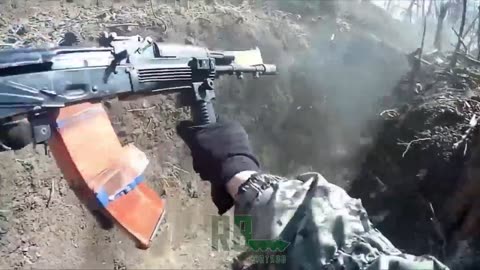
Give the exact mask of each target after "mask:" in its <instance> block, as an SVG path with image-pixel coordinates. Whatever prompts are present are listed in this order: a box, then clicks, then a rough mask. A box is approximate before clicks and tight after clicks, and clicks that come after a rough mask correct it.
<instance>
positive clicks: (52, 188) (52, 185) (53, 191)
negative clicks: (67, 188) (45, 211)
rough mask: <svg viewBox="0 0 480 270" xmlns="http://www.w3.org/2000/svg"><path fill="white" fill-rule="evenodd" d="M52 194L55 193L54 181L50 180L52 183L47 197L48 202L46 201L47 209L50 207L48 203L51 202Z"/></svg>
mask: <svg viewBox="0 0 480 270" xmlns="http://www.w3.org/2000/svg"><path fill="white" fill-rule="evenodd" d="M54 193H55V180H54V179H52V182H51V184H50V194H49V195H48V200H47V208H48V207H50V203H51V202H52V198H53V194H54Z"/></svg>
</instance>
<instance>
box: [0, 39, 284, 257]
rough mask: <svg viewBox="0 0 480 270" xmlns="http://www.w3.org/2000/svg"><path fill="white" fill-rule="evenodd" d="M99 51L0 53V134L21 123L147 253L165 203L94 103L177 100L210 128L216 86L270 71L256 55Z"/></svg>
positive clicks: (157, 47)
mask: <svg viewBox="0 0 480 270" xmlns="http://www.w3.org/2000/svg"><path fill="white" fill-rule="evenodd" d="M99 45H100V47H95V48H76V47H57V48H52V49H12V50H4V51H0V119H1V120H0V128H3V127H7V128H8V129H10V128H11V129H13V130H14V129H15V127H16V126H17V125H16V123H19V122H18V119H28V121H26V122H28V126H29V130H30V132H31V138H32V142H33V143H34V144H40V143H43V144H46V145H48V146H49V148H50V151H51V153H52V155H53V157H54V158H55V160H56V162H57V165H58V166H59V168H60V169H61V171H62V173H63V175H64V178H65V179H66V180H67V181H68V182H69V185H70V187H71V188H72V189H73V190H74V192H75V193H76V195H77V196H78V197H79V199H80V200H81V201H82V202H83V203H85V204H86V205H88V206H89V209H90V210H91V211H92V212H94V213H101V214H102V215H103V216H104V217H107V218H108V219H109V220H113V221H116V223H117V224H119V225H120V226H121V227H122V228H123V229H124V230H126V231H127V232H128V233H129V235H130V236H132V237H133V239H134V240H135V241H136V243H137V246H138V247H140V248H147V247H148V246H149V245H150V242H151V240H152V238H153V236H154V235H155V232H156V231H157V228H158V225H159V224H160V221H161V218H162V216H163V214H164V212H165V211H164V200H163V199H162V198H160V197H159V196H158V195H157V194H156V193H155V192H153V190H151V189H150V188H149V187H148V186H147V185H146V184H145V183H144V181H143V180H144V177H143V172H144V170H145V168H146V167H147V164H148V159H147V157H146V155H145V154H144V153H143V152H141V151H140V150H138V149H137V148H136V147H135V146H133V145H126V146H122V145H121V144H120V141H119V140H118V138H117V136H116V134H115V132H114V130H113V127H112V125H111V123H110V120H109V118H108V115H107V114H106V112H105V110H104V108H103V106H102V104H101V103H100V102H101V101H102V100H105V99H109V98H116V97H118V98H119V99H123V98H126V97H132V96H135V97H136V96H148V95H152V94H159V93H169V92H181V93H182V96H183V97H184V98H183V100H184V101H186V104H187V105H188V106H190V107H191V113H192V117H193V121H194V122H195V123H197V124H210V123H214V122H215V121H216V116H215V111H214V108H213V104H212V101H213V100H214V98H215V92H214V88H215V86H214V80H215V79H216V78H218V77H219V76H222V75H236V76H238V77H239V78H241V77H242V76H243V74H244V73H251V74H253V75H254V76H255V77H259V76H261V75H271V74H276V67H275V66H274V65H268V64H264V63H263V60H262V57H261V54H260V51H259V50H258V48H257V49H254V50H248V51H212V50H208V49H206V48H202V47H195V46H185V45H176V44H164V43H157V42H154V41H153V40H152V39H151V38H148V37H147V38H142V37H140V36H133V37H122V36H117V35H116V34H115V33H103V34H102V35H101V36H100V38H99ZM21 121H24V120H21ZM12 123H13V125H12ZM23 123H24V122H23ZM30 127H31V129H30ZM14 133H15V132H14ZM3 146H4V147H5V148H7V149H8V148H12V147H11V146H9V145H8V144H4V145H3ZM13 149H15V148H13Z"/></svg>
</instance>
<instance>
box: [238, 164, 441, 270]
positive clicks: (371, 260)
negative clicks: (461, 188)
mask: <svg viewBox="0 0 480 270" xmlns="http://www.w3.org/2000/svg"><path fill="white" fill-rule="evenodd" d="M235 215H236V216H249V217H250V218H251V220H252V221H251V226H252V228H251V230H250V229H249V230H247V231H248V232H251V233H249V234H248V235H247V236H246V238H247V242H248V241H249V240H254V241H253V242H252V243H254V244H258V243H260V244H262V243H263V244H264V243H265V241H263V242H262V241H256V240H269V239H270V240H272V241H270V243H274V244H275V245H276V247H279V249H277V252H276V253H275V255H274V254H273V253H272V252H271V249H270V250H268V249H261V250H264V251H265V250H268V252H269V253H268V254H269V255H268V254H267V257H265V258H262V261H260V260H258V261H256V264H255V265H257V268H265V269H289V270H297V269H302V270H307V269H344V270H353V269H355V270H357V269H358V270H360V269H362V270H363V269H364V270H390V269H395V270H440V269H441V270H446V269H448V268H447V267H446V266H444V265H443V264H442V263H440V262H439V261H438V260H437V259H435V258H434V257H431V256H413V255H409V254H405V253H402V252H401V251H400V250H398V249H397V248H395V246H394V245H393V244H392V243H391V242H390V241H389V240H388V239H387V238H386V237H384V236H383V235H382V233H380V232H379V231H378V230H377V229H375V228H374V227H373V225H372V223H371V222H370V220H369V219H368V216H367V212H366V211H365V209H364V208H363V206H362V204H361V201H360V200H358V199H353V198H351V197H350V196H349V195H348V194H347V193H346V192H345V190H343V189H342V188H340V187H338V186H336V185H334V184H331V183H329V182H328V181H327V180H325V178H323V177H322V176H321V175H320V174H318V173H307V174H303V175H301V176H299V177H297V178H296V179H285V178H281V177H278V176H273V175H268V174H255V175H253V176H252V177H251V178H250V179H249V180H248V181H247V182H246V183H245V184H244V185H242V186H241V187H240V189H239V195H238V198H237V199H236V205H235ZM237 225H238V224H237ZM241 230H245V228H244V229H241ZM273 240H277V241H276V242H273ZM278 241H280V242H278ZM282 243H283V244H285V245H283V247H284V248H283V251H282ZM275 245H274V246H275ZM270 246H271V245H270ZM255 253H257V252H255ZM258 254H260V253H258ZM261 254H265V252H263V253H262V252H261ZM279 256H282V257H279ZM261 264H263V267H258V266H261Z"/></svg>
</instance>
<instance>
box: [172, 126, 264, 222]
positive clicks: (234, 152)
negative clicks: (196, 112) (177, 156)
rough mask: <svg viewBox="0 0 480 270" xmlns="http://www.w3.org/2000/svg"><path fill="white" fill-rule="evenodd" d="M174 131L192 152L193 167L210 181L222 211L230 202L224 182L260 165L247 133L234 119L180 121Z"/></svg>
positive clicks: (214, 197) (219, 209)
mask: <svg viewBox="0 0 480 270" xmlns="http://www.w3.org/2000/svg"><path fill="white" fill-rule="evenodd" d="M177 132H178V134H179V135H180V137H181V138H182V139H183V140H184V141H185V143H186V144H187V145H188V147H189V148H190V150H191V152H192V158H193V169H194V170H195V171H196V172H197V173H199V174H200V177H201V178H202V179H203V180H206V181H209V182H210V183H211V184H212V199H213V202H214V203H215V205H216V206H217V208H218V211H219V213H220V214H223V213H225V212H226V211H228V209H230V208H231V207H232V206H233V204H234V201H233V199H232V198H231V196H230V195H229V194H228V192H227V190H226V184H227V182H228V181H229V180H230V179H231V178H232V177H233V176H235V174H237V173H239V172H242V171H258V170H259V167H260V165H259V163H258V161H257V159H256V158H255V156H254V155H253V153H252V150H251V147H250V143H249V140H248V135H247V133H246V132H245V130H244V128H243V127H242V126H241V125H240V124H239V123H238V122H234V121H218V122H217V123H214V124H210V125H204V126H194V125H193V123H192V122H189V121H188V122H181V123H180V124H179V125H178V126H177Z"/></svg>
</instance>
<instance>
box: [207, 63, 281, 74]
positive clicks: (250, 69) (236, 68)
mask: <svg viewBox="0 0 480 270" xmlns="http://www.w3.org/2000/svg"><path fill="white" fill-rule="evenodd" d="M216 70H217V73H219V74H234V73H259V74H261V75H275V74H277V66H275V65H271V64H259V65H253V66H240V65H226V66H217V67H216Z"/></svg>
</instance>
